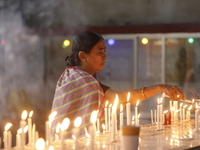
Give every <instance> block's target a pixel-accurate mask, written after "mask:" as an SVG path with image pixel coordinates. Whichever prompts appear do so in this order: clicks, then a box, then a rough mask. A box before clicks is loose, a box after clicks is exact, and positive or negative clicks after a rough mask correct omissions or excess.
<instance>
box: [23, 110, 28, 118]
mask: <svg viewBox="0 0 200 150" xmlns="http://www.w3.org/2000/svg"><path fill="white" fill-rule="evenodd" d="M27 115H28V113H27V111H26V110H24V111H23V112H22V116H21V118H22V120H25V119H26V118H27Z"/></svg>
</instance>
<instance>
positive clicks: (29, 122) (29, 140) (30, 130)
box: [28, 111, 33, 147]
mask: <svg viewBox="0 0 200 150" xmlns="http://www.w3.org/2000/svg"><path fill="white" fill-rule="evenodd" d="M32 115H33V111H31V112H30V113H29V118H28V145H29V146H30V147H32V119H31V117H32Z"/></svg>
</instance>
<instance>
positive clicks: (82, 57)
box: [78, 51, 86, 62]
mask: <svg viewBox="0 0 200 150" xmlns="http://www.w3.org/2000/svg"><path fill="white" fill-rule="evenodd" d="M78 56H79V58H80V60H81V61H82V62H85V60H86V59H85V58H86V54H85V52H83V51H80V52H79V53H78Z"/></svg>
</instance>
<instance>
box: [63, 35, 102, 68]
mask: <svg viewBox="0 0 200 150" xmlns="http://www.w3.org/2000/svg"><path fill="white" fill-rule="evenodd" d="M100 40H104V39H103V37H102V36H101V35H99V34H98V33H95V32H92V31H84V32H80V33H78V34H77V35H76V36H75V38H74V40H73V43H72V55H71V56H67V57H66V59H65V61H66V64H67V66H68V67H71V66H77V65H80V62H81V60H80V58H79V56H78V55H79V52H80V51H83V52H85V53H86V54H89V53H90V51H91V49H92V48H93V47H94V46H95V45H96V44H97V43H98V42H99V41H100Z"/></svg>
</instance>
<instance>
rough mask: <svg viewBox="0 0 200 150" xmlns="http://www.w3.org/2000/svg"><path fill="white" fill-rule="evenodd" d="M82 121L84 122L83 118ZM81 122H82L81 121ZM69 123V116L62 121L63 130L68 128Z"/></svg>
mask: <svg viewBox="0 0 200 150" xmlns="http://www.w3.org/2000/svg"><path fill="white" fill-rule="evenodd" d="M81 122H82V119H81ZM81 122H80V123H81ZM69 124H70V120H69V118H65V119H64V120H63V122H62V125H61V129H62V131H64V130H67V128H68V127H69Z"/></svg>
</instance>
